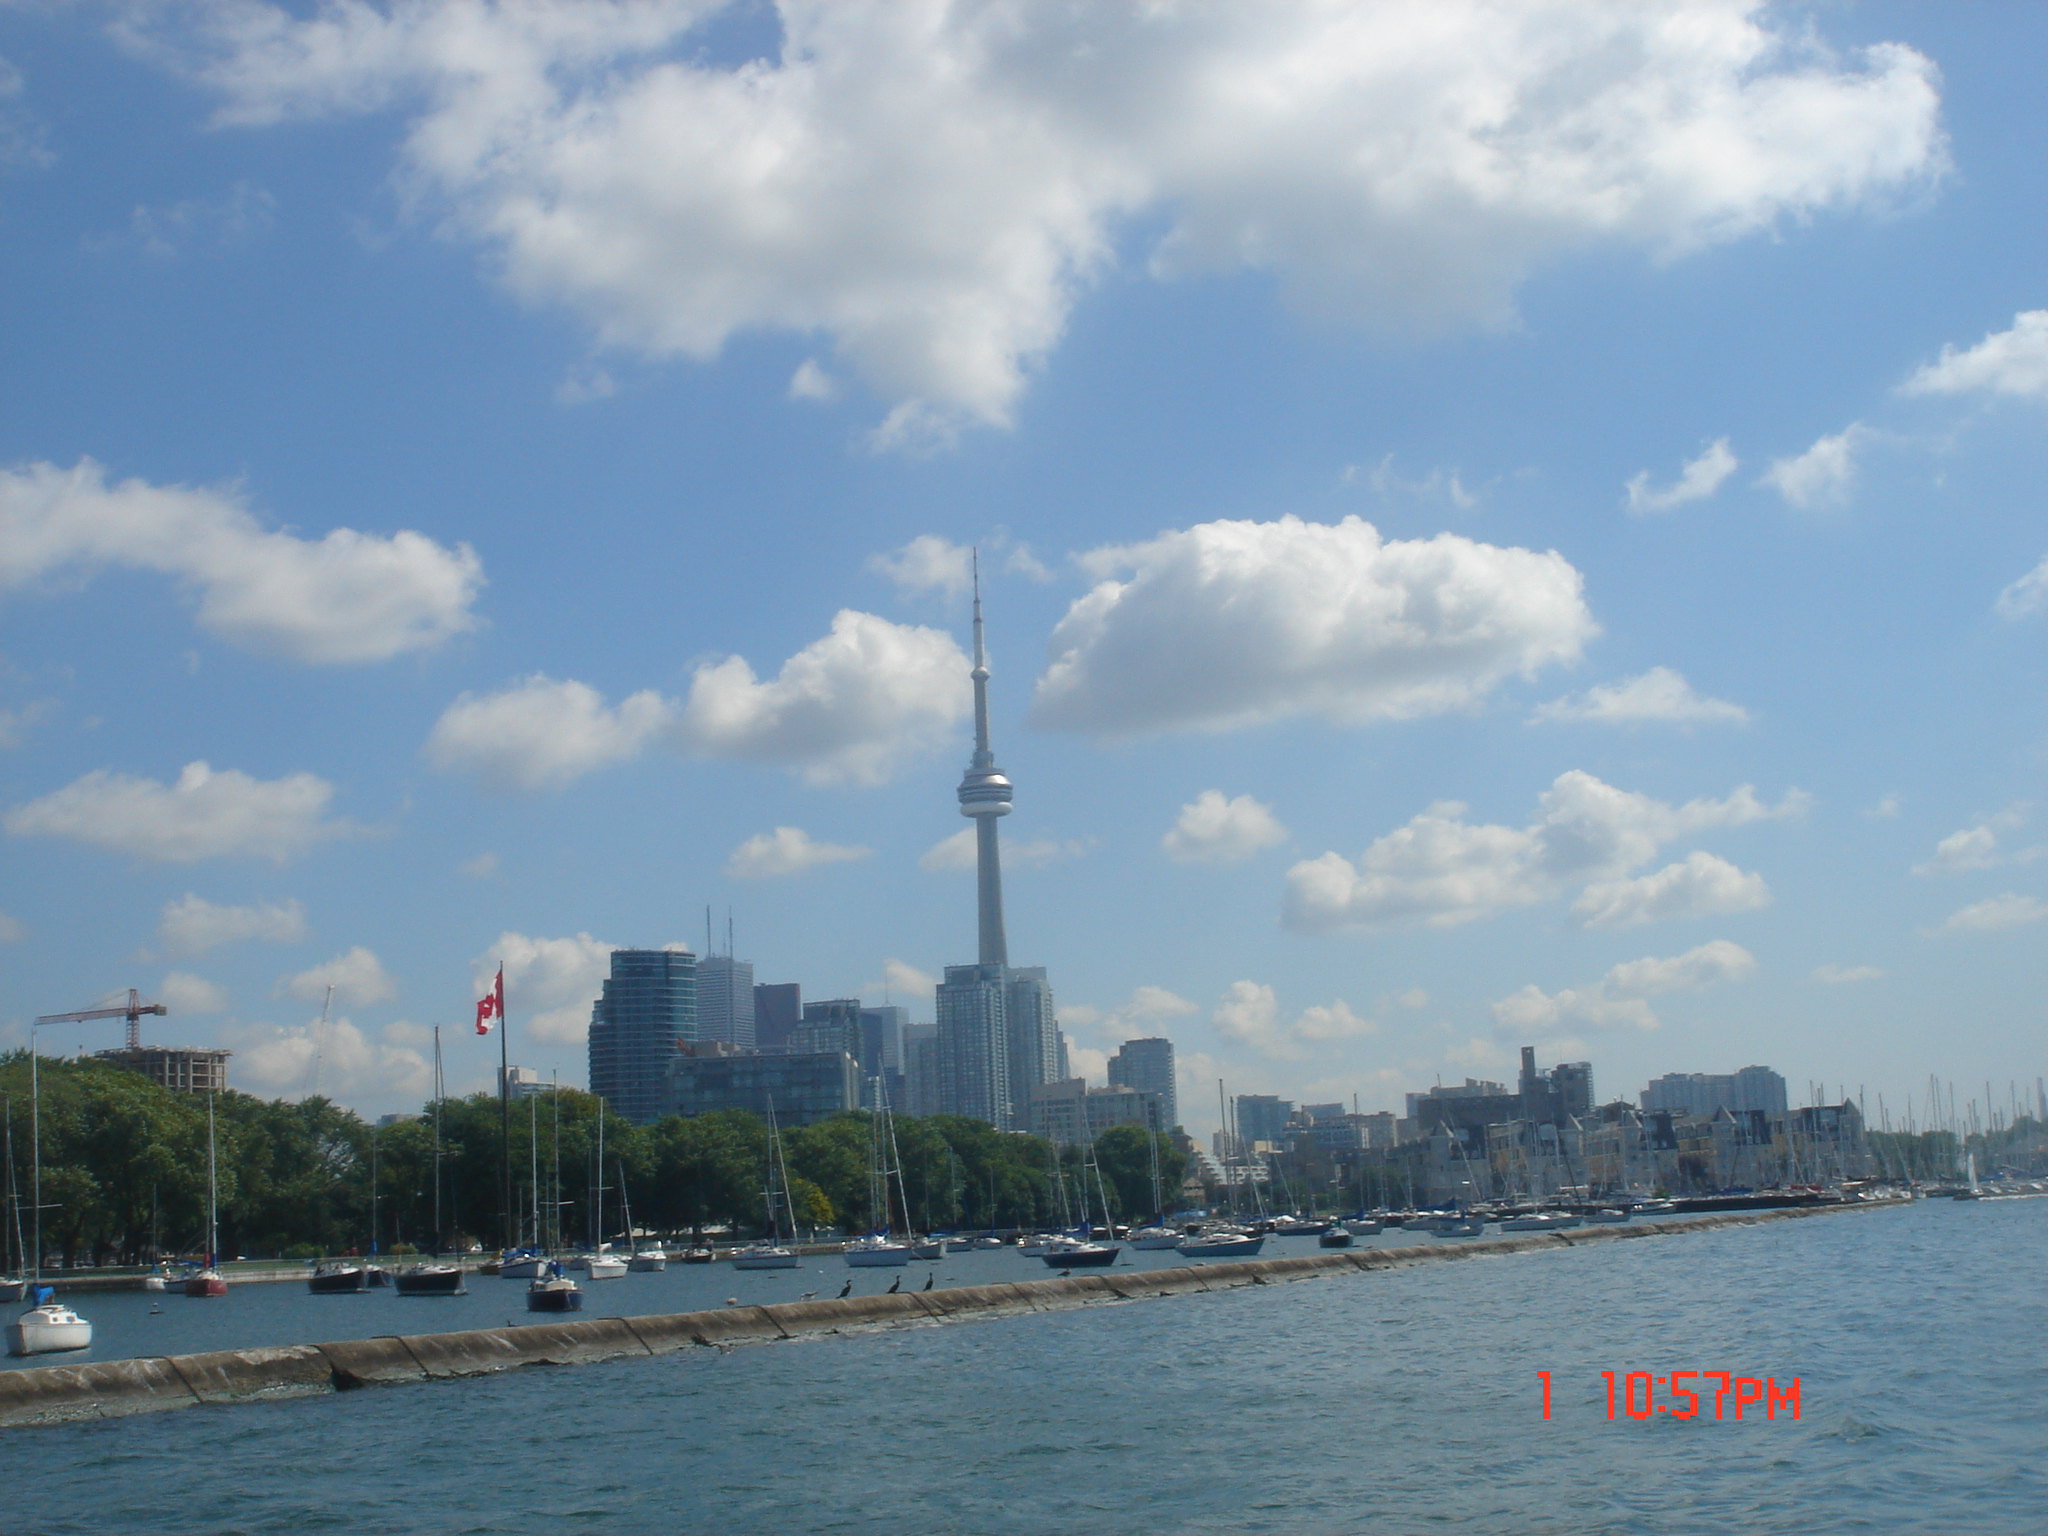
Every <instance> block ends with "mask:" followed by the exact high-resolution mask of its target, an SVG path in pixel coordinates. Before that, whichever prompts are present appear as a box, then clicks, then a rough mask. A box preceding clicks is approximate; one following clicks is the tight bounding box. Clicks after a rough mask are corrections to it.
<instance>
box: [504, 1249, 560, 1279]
mask: <svg viewBox="0 0 2048 1536" xmlns="http://www.w3.org/2000/svg"><path fill="white" fill-rule="evenodd" d="M547 1272H548V1261H547V1260H546V1259H544V1258H542V1257H541V1256H540V1255H539V1254H537V1253H508V1254H507V1255H505V1259H504V1262H503V1263H501V1264H499V1266H498V1276H499V1278H500V1279H504V1280H538V1279H539V1278H540V1277H541V1276H542V1275H545V1274H546V1273H547Z"/></svg>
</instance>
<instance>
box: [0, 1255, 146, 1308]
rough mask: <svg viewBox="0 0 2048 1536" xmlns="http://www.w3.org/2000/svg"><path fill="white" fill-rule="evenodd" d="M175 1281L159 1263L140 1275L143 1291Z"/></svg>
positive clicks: (3, 1299)
mask: <svg viewBox="0 0 2048 1536" xmlns="http://www.w3.org/2000/svg"><path fill="white" fill-rule="evenodd" d="M177 1283H178V1277H177V1276H176V1275H174V1274H172V1273H171V1272H170V1271H169V1270H168V1269H166V1268H164V1266H162V1265H161V1264H159V1265H158V1266H157V1267H156V1268H155V1269H152V1270H151V1271H150V1272H149V1273H148V1274H146V1275H144V1276H143V1277H142V1288H143V1289H144V1290H145V1291H168V1290H170V1289H172V1288H173V1287H174V1286H176V1285H177ZM20 1294H21V1293H20V1292H18V1291H17V1292H16V1293H15V1296H0V1301H12V1300H14V1299H15V1297H18V1296H19V1295H20Z"/></svg>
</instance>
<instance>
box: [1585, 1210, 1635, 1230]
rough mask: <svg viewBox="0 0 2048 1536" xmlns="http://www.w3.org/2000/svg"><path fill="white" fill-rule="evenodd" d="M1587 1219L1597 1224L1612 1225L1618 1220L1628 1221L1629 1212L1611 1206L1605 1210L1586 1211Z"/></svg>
mask: <svg viewBox="0 0 2048 1536" xmlns="http://www.w3.org/2000/svg"><path fill="white" fill-rule="evenodd" d="M1586 1220H1588V1221H1590V1222H1593V1223H1595V1224H1596V1225H1605V1226H1611V1225H1613V1224H1614V1223H1616V1222H1622V1221H1627V1220H1628V1212H1627V1211H1622V1210H1614V1209H1611V1208H1610V1209H1608V1210H1604V1211H1588V1212H1587V1213H1586Z"/></svg>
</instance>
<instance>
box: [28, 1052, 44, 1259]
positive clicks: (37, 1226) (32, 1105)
mask: <svg viewBox="0 0 2048 1536" xmlns="http://www.w3.org/2000/svg"><path fill="white" fill-rule="evenodd" d="M36 1039H37V1036H36V1028H35V1026H34V1025H33V1024H31V1025H30V1026H29V1030H28V1124H29V1131H28V1145H29V1160H30V1161H29V1184H28V1197H29V1199H30V1200H31V1201H33V1202H34V1204H33V1205H32V1207H31V1209H32V1211H33V1212H34V1214H33V1215H31V1216H30V1217H29V1224H30V1226H31V1228H32V1229H33V1230H34V1232H35V1239H36V1247H35V1252H34V1253H33V1254H32V1255H30V1257H29V1271H30V1273H31V1275H32V1276H33V1278H35V1279H36V1280H38V1281H40V1280H41V1279H42V1278H43V1078H42V1072H41V1070H40V1068H41V1064H42V1052H41V1051H40V1050H38V1049H37V1047H36Z"/></svg>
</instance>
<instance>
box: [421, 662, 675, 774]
mask: <svg viewBox="0 0 2048 1536" xmlns="http://www.w3.org/2000/svg"><path fill="white" fill-rule="evenodd" d="M675 719H676V709H675V706H674V705H673V704H672V703H670V702H669V701H668V700H667V699H664V698H663V697H662V696H661V695H660V694H658V693H655V692H654V691H652V690H651V689H643V690H642V691H641V692H639V693H636V694H633V695H632V696H631V697H629V698H627V699H624V700H622V701H621V702H620V703H619V704H617V705H616V706H613V705H609V704H606V703H605V701H604V696H603V695H602V694H600V693H599V692H598V691H597V690H596V689H595V688H592V687H590V686H589V685H588V684H587V683H578V682H573V681H567V680H564V681H560V682H557V681H556V680H555V679H553V678H551V677H547V676H544V675H542V674H540V673H536V674H534V675H533V676H532V677H529V678H527V679H525V680H524V681H523V682H520V683H516V684H514V685H513V686H512V687H510V688H506V689H503V690H501V691H500V692H497V693H487V694H473V693H465V694H463V695H462V696H461V697H460V698H458V699H457V700H456V701H455V702H454V703H453V704H450V705H449V706H448V708H447V709H445V710H443V711H442V713H441V718H440V719H439V720H437V721H435V722H434V729H433V731H432V733H431V734H430V735H429V736H428V737H427V744H426V749H425V750H426V754H427V760H428V761H429V762H431V763H432V764H433V765H434V766H435V767H437V768H443V769H449V770H463V771H467V772H470V773H474V774H476V775H478V776H479V777H481V778H483V779H485V780H488V781H490V782H493V783H496V784H498V785H501V786H503V787H506V788H516V789H559V788H561V787H562V786H563V785H565V784H569V783H572V782H574V781H575V780H577V779H579V778H581V777H582V776H583V775H584V774H586V773H590V772H592V771H594V770H596V769H598V768H604V767H608V766H610V765H611V764H613V763H621V762H626V761H629V760H630V759H632V758H635V757H638V756H639V755H640V753H641V752H642V751H643V750H644V749H645V748H646V747H647V745H648V744H649V743H650V742H653V741H655V740H657V739H659V738H660V737H661V736H662V735H663V733H665V732H667V731H670V730H672V729H673V728H674V725H675Z"/></svg>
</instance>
